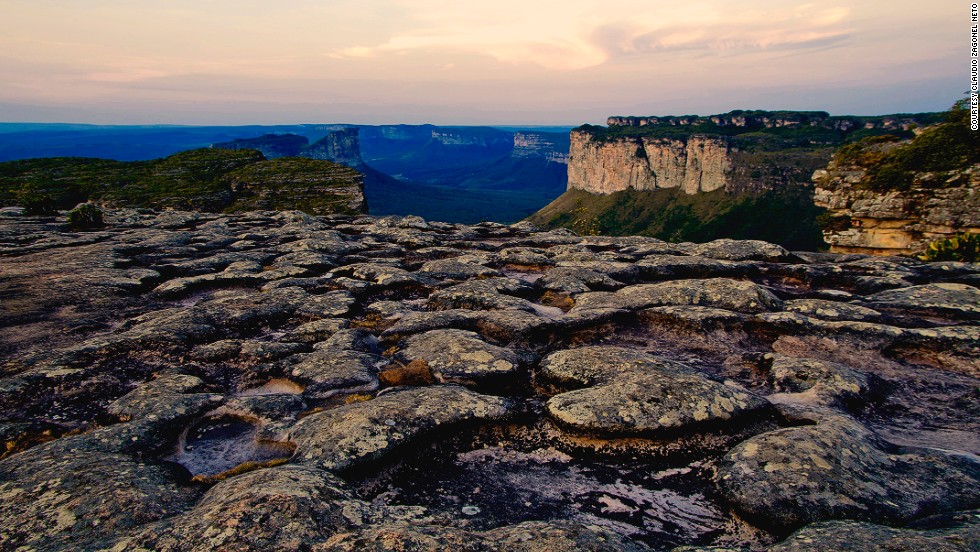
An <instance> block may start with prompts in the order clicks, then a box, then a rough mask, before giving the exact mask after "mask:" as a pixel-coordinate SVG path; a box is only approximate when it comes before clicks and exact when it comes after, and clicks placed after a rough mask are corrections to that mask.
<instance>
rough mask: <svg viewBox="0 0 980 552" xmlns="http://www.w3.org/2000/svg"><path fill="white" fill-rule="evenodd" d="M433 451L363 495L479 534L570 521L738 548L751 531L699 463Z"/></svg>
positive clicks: (660, 540)
mask: <svg viewBox="0 0 980 552" xmlns="http://www.w3.org/2000/svg"><path fill="white" fill-rule="evenodd" d="M439 455H440V453H439V452H438V451H430V453H429V454H425V453H423V454H420V455H419V457H418V459H417V460H413V461H411V462H405V463H402V464H399V465H397V466H395V467H393V468H392V469H391V470H390V471H388V472H386V473H385V474H383V475H381V476H378V477H376V478H369V479H367V480H364V481H362V482H361V490H362V492H364V493H365V494H367V495H369V496H375V497H376V498H375V500H376V501H379V500H380V501H384V502H386V503H390V504H396V505H402V504H404V505H421V506H425V507H427V508H428V509H429V510H430V511H431V512H433V513H434V514H436V515H437V516H438V517H440V518H443V519H444V520H445V522H446V523H449V524H459V525H462V526H466V527H469V528H471V529H477V530H486V529H491V528H495V527H500V526H503V525H509V524H513V523H519V522H522V521H530V520H559V519H568V520H573V521H577V522H580V523H583V524H585V525H594V526H599V527H604V528H606V529H609V530H612V531H614V532H616V533H619V534H622V535H628V536H630V537H631V538H634V539H637V540H641V541H645V542H647V543H648V544H651V545H654V546H655V547H657V548H660V547H666V548H670V547H673V546H680V545H685V544H704V543H708V542H716V543H717V542H731V543H737V542H744V541H746V540H747V535H745V533H746V532H753V529H751V528H749V527H747V526H744V525H742V524H741V523H739V522H737V521H736V520H734V519H733V518H732V516H731V515H730V514H729V513H728V511H727V509H726V508H725V507H724V506H722V505H720V504H719V503H718V502H717V501H716V499H715V498H714V497H712V496H708V495H706V494H705V493H704V491H705V490H706V489H711V487H710V485H706V478H707V475H706V470H705V469H704V465H703V464H701V463H694V464H691V465H689V466H684V467H679V468H673V469H664V468H662V467H654V466H650V465H646V464H644V463H636V462H631V463H629V464H628V465H625V464H623V465H620V464H613V463H608V464H607V463H596V462H590V461H583V460H580V459H575V458H573V457H571V456H569V455H567V454H564V453H562V452H560V451H557V450H555V449H551V448H540V449H536V450H531V451H528V452H525V451H521V450H517V449H516V448H512V447H511V446H510V445H509V444H505V443H500V444H499V445H494V446H487V447H486V448H479V449H476V450H472V451H469V452H460V453H456V454H450V455H449V456H448V457H443V458H441V459H440V458H439ZM756 537H757V535H756Z"/></svg>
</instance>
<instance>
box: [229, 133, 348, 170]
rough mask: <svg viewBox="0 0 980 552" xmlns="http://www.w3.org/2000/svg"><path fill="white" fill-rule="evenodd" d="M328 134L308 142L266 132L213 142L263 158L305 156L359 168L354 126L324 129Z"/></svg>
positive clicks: (294, 137) (301, 137)
mask: <svg viewBox="0 0 980 552" xmlns="http://www.w3.org/2000/svg"><path fill="white" fill-rule="evenodd" d="M326 130H327V131H328V132H327V135H326V136H325V137H323V138H322V139H320V140H318V141H316V142H314V143H313V144H310V143H309V140H308V139H307V138H306V137H305V136H299V135H296V134H265V135H263V136H259V137H258V138H242V139H238V140H232V141H230V142H221V143H217V144H214V146H213V147H215V148H218V149H230V150H241V149H251V150H258V151H260V152H262V155H264V156H265V157H266V159H276V158H279V157H306V158H308V159H318V160H321V161H333V162H334V163H340V164H341V165H347V166H348V167H351V168H354V169H358V170H361V169H363V168H364V161H363V160H362V159H361V144H360V140H359V137H358V136H359V130H360V129H358V128H357V127H345V128H329V127H328V128H327V129H326Z"/></svg>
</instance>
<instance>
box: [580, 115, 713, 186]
mask: <svg viewBox="0 0 980 552" xmlns="http://www.w3.org/2000/svg"><path fill="white" fill-rule="evenodd" d="M729 149H730V148H729V144H728V141H727V140H726V139H724V138H722V137H709V136H691V137H689V138H686V139H684V138H679V139H670V138H648V137H636V138H629V137H624V138H619V139H614V140H610V141H600V140H596V139H594V136H593V135H592V134H591V133H589V132H588V131H582V130H577V131H572V135H571V150H570V152H569V164H568V189H570V190H571V189H578V190H584V191H587V192H591V193H595V194H610V193H613V192H618V191H622V190H626V189H634V190H655V189H658V188H680V189H682V190H683V191H684V192H685V193H688V194H694V193H698V192H710V191H713V190H717V189H720V188H724V187H725V184H726V183H727V182H728V176H727V173H728V171H729V169H730V168H731V159H730V157H729Z"/></svg>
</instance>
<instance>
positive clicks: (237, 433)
mask: <svg viewBox="0 0 980 552" xmlns="http://www.w3.org/2000/svg"><path fill="white" fill-rule="evenodd" d="M257 431H258V428H257V427H256V426H255V425H253V424H252V423H251V422H249V421H248V420H245V419H242V418H237V417H232V416H221V417H216V418H206V419H204V420H202V421H200V422H198V423H197V424H195V425H193V426H191V427H190V428H188V429H187V432H186V435H185V436H183V437H182V438H181V439H180V442H179V443H178V446H177V452H175V453H174V454H173V455H171V456H169V457H167V458H166V459H167V460H170V461H171V462H176V463H178V464H180V465H181V466H184V467H185V468H187V470H188V471H189V472H191V474H192V475H195V476H199V475H200V476H210V475H217V474H220V473H223V472H226V471H228V470H230V469H232V468H234V467H236V466H238V465H240V464H244V463H246V462H257V463H261V462H268V461H271V460H277V459H281V458H288V457H289V456H291V454H292V450H291V449H290V448H289V447H288V446H287V445H285V444H278V443H265V442H261V441H257V440H256V438H255V436H256V433H257Z"/></svg>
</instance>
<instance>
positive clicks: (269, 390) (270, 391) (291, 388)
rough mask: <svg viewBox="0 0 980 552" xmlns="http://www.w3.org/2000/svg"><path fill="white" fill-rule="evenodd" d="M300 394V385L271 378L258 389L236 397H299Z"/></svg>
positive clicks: (255, 388)
mask: <svg viewBox="0 0 980 552" xmlns="http://www.w3.org/2000/svg"><path fill="white" fill-rule="evenodd" d="M302 393H303V386H302V385H300V384H298V383H296V382H294V381H290V380H288V379H284V378H273V379H271V380H269V381H267V382H265V383H264V384H263V385H260V386H259V387H253V388H251V389H246V390H244V391H242V392H241V393H239V394H238V396H240V397H263V396H266V395H300V394H302Z"/></svg>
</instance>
